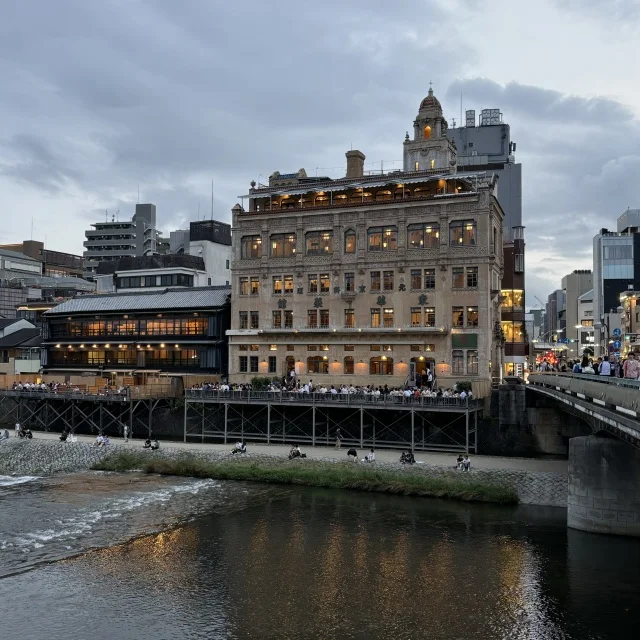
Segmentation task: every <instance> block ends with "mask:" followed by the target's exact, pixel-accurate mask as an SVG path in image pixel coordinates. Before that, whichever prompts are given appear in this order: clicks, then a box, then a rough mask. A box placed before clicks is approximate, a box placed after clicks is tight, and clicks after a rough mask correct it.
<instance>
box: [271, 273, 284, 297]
mask: <svg viewBox="0 0 640 640" xmlns="http://www.w3.org/2000/svg"><path fill="white" fill-rule="evenodd" d="M272 280H273V285H272V287H271V291H272V293H273V295H274V296H279V295H282V276H273V279H272Z"/></svg>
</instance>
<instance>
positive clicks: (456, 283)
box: [451, 267, 464, 289]
mask: <svg viewBox="0 0 640 640" xmlns="http://www.w3.org/2000/svg"><path fill="white" fill-rule="evenodd" d="M451 280H452V286H453V288H454V289H462V288H464V267H453V268H452V269H451Z"/></svg>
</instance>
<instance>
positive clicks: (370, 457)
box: [362, 449, 376, 462]
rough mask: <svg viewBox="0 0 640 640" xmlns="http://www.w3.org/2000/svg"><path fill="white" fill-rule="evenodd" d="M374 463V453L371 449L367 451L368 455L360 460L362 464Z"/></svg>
mask: <svg viewBox="0 0 640 640" xmlns="http://www.w3.org/2000/svg"><path fill="white" fill-rule="evenodd" d="M375 461H376V452H375V451H374V450H373V449H371V451H369V453H368V454H367V455H366V456H365V457H364V458H362V462H375Z"/></svg>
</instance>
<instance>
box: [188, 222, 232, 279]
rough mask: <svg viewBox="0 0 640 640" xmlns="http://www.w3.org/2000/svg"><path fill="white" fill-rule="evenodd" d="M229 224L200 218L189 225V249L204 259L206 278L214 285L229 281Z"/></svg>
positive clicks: (191, 252) (194, 254)
mask: <svg viewBox="0 0 640 640" xmlns="http://www.w3.org/2000/svg"><path fill="white" fill-rule="evenodd" d="M231 252H232V249H231V225H230V224H226V223H225V222H218V221H217V220H201V221H198V222H192V223H191V224H190V225H189V251H188V253H189V254H190V255H192V256H196V257H198V258H201V259H202V260H203V261H204V267H205V271H206V272H207V278H210V279H211V284H213V285H215V286H227V285H229V283H230V282H231Z"/></svg>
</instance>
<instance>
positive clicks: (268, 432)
mask: <svg viewBox="0 0 640 640" xmlns="http://www.w3.org/2000/svg"><path fill="white" fill-rule="evenodd" d="M267 444H271V403H270V402H267Z"/></svg>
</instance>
